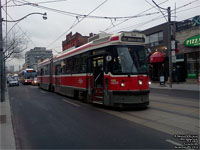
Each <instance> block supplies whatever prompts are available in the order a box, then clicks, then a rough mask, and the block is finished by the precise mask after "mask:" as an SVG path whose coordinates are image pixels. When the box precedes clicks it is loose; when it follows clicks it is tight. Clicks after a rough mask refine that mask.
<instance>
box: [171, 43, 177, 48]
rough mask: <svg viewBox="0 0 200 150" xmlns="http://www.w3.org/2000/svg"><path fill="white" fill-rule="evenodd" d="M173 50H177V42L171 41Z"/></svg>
mask: <svg viewBox="0 0 200 150" xmlns="http://www.w3.org/2000/svg"><path fill="white" fill-rule="evenodd" d="M171 49H176V41H171Z"/></svg>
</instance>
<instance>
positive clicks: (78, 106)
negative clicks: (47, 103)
mask: <svg viewBox="0 0 200 150" xmlns="http://www.w3.org/2000/svg"><path fill="white" fill-rule="evenodd" d="M62 101H64V102H66V103H69V104H72V105H74V106H76V107H80V105H78V104H75V103H73V102H70V101H68V100H66V99H64V98H63V99H62Z"/></svg>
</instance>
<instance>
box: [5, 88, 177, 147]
mask: <svg viewBox="0 0 200 150" xmlns="http://www.w3.org/2000/svg"><path fill="white" fill-rule="evenodd" d="M9 98H10V103H11V112H12V119H13V126H14V132H15V139H16V144H17V148H19V149H74V148H76V149H111V148H112V149H127V148H130V149H163V148H166V149H172V148H173V147H174V146H175V145H174V144H173V142H169V141H171V140H170V139H172V136H171V135H170V134H166V133H164V132H160V131H157V130H154V129H152V128H149V127H146V126H143V125H140V124H137V123H134V122H131V121H129V120H126V119H123V118H120V117H117V116H115V115H112V114H109V113H106V112H104V111H100V110H101V109H108V108H101V107H97V106H93V105H91V104H85V103H81V102H79V101H76V100H72V99H69V98H67V97H64V96H61V95H57V94H56V93H51V92H47V91H44V90H41V89H39V88H38V87H33V86H24V85H20V86H19V87H10V88H9ZM136 111H138V110H136Z"/></svg>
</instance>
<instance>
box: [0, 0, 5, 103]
mask: <svg viewBox="0 0 200 150" xmlns="http://www.w3.org/2000/svg"><path fill="white" fill-rule="evenodd" d="M1 8H2V6H1V1H0V74H1V75H0V76H1V82H0V83H1V102H3V101H5V82H4V80H5V79H4V52H3V29H2V21H3V19H2V12H1Z"/></svg>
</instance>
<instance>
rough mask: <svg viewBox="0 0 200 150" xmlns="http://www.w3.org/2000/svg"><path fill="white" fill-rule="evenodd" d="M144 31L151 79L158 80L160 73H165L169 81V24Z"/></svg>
mask: <svg viewBox="0 0 200 150" xmlns="http://www.w3.org/2000/svg"><path fill="white" fill-rule="evenodd" d="M172 29H173V26H172ZM142 33H144V34H145V35H146V47H147V49H148V51H147V54H148V62H149V77H150V79H151V80H152V81H158V80H159V77H160V75H164V77H165V80H166V81H167V80H168V76H169V59H168V49H167V45H168V24H167V23H164V24H161V25H158V26H155V27H152V28H149V29H146V30H144V31H142ZM154 57H155V58H154Z"/></svg>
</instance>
